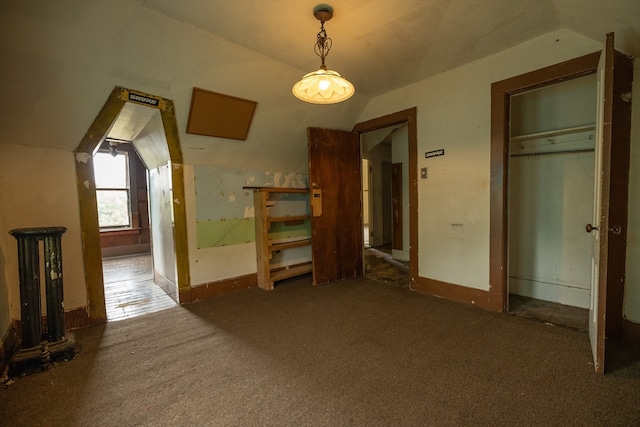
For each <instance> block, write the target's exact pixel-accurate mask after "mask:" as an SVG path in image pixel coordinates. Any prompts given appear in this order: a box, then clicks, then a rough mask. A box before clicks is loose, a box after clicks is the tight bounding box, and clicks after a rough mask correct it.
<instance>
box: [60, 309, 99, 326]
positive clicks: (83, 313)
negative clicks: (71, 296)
mask: <svg viewBox="0 0 640 427" xmlns="http://www.w3.org/2000/svg"><path fill="white" fill-rule="evenodd" d="M92 324H94V322H91V319H89V313H87V307H78V308H73V309H71V310H69V311H65V312H64V326H65V328H66V330H67V331H72V330H74V329H80V328H86V327H87V326H91V325H92Z"/></svg>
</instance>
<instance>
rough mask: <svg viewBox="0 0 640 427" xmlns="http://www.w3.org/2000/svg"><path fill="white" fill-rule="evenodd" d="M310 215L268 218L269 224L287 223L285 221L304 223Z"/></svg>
mask: <svg viewBox="0 0 640 427" xmlns="http://www.w3.org/2000/svg"><path fill="white" fill-rule="evenodd" d="M309 218H310V215H290V216H272V217H269V219H268V220H269V222H287V221H304V220H305V219H309Z"/></svg>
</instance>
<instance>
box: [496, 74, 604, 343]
mask: <svg viewBox="0 0 640 427" xmlns="http://www.w3.org/2000/svg"><path fill="white" fill-rule="evenodd" d="M596 99H597V98H596V78H595V75H590V76H586V77H581V78H576V79H572V80H569V81H565V82H561V83H557V84H555V85H550V86H545V87H543V88H538V89H534V90H530V91H526V92H522V93H519V94H516V95H513V96H511V99H510V103H509V105H510V113H509V117H510V127H509V128H510V140H509V153H510V154H509V165H508V170H509V180H508V183H509V185H508V187H509V188H508V200H509V209H508V221H507V222H508V234H509V240H508V242H509V243H508V272H509V273H508V274H509V279H508V288H509V301H508V303H509V312H510V313H512V314H517V315H521V316H525V317H529V318H534V319H538V320H542V321H545V322H548V323H552V324H555V325H559V326H565V327H571V328H574V329H578V330H581V331H585V332H586V331H588V326H589V325H588V316H589V304H590V287H591V268H590V267H591V243H590V235H589V234H588V233H585V230H584V224H586V223H588V222H589V221H590V219H591V218H592V215H593V200H594V165H595V163H594V162H595V155H594V149H595V139H596V137H595V122H596V105H597V102H596Z"/></svg>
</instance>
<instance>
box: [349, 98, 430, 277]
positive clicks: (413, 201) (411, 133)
mask: <svg viewBox="0 0 640 427" xmlns="http://www.w3.org/2000/svg"><path fill="white" fill-rule="evenodd" d="M417 115H418V109H417V108H416V107H413V108H409V109H407V110H402V111H398V112H396V113H392V114H388V115H386V116H382V117H377V118H375V119H371V120H367V121H364V122H360V123H357V124H356V125H355V126H354V127H353V129H352V132H356V133H358V134H360V135H361V134H363V133H367V132H371V131H374V130H378V129H382V128H386V127H389V126H395V125H401V124H404V123H406V124H407V129H408V138H407V143H408V145H409V271H410V276H411V277H410V280H409V288H410V289H414V288H415V287H416V285H417V283H418V121H417ZM360 164H362V162H361V163H360ZM360 209H361V210H362V206H360Z"/></svg>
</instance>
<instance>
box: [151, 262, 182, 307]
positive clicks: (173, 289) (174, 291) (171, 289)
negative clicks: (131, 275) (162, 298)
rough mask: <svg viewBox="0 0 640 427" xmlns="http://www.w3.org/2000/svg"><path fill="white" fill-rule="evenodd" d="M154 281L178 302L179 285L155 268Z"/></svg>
mask: <svg viewBox="0 0 640 427" xmlns="http://www.w3.org/2000/svg"><path fill="white" fill-rule="evenodd" d="M153 282H154V283H155V284H156V285H158V286H160V288H162V290H163V291H164V292H165V293H166V294H167V295H169V296H170V297H171V299H173V300H174V301H175V302H178V287H177V286H176V285H175V284H174V283H173V282H172V281H171V280H169V279H167V278H166V277H164V276H163V275H162V274H160V273H158V272H157V271H156V270H153Z"/></svg>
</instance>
